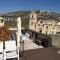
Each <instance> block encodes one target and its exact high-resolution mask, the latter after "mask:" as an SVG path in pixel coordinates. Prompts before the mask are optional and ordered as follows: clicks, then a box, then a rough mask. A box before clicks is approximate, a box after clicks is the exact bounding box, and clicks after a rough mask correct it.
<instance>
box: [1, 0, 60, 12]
mask: <svg viewBox="0 0 60 60" xmlns="http://www.w3.org/2000/svg"><path fill="white" fill-rule="evenodd" d="M19 10H48V11H51V12H58V13H60V0H0V13H7V12H14V11H19Z"/></svg>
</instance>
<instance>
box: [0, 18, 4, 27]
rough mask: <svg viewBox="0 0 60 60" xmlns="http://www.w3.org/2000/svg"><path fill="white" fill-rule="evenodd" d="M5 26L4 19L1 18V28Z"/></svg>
mask: <svg viewBox="0 0 60 60" xmlns="http://www.w3.org/2000/svg"><path fill="white" fill-rule="evenodd" d="M2 26H4V20H3V18H2V17H0V27H2Z"/></svg>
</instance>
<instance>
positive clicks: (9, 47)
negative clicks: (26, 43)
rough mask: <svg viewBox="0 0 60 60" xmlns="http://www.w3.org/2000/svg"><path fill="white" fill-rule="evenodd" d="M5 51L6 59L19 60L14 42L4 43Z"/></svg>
mask: <svg viewBox="0 0 60 60" xmlns="http://www.w3.org/2000/svg"><path fill="white" fill-rule="evenodd" d="M5 49H6V59H10V58H18V60H19V53H18V50H17V46H16V41H15V40H10V41H6V42H5Z"/></svg>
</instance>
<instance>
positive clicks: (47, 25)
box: [29, 12, 60, 35]
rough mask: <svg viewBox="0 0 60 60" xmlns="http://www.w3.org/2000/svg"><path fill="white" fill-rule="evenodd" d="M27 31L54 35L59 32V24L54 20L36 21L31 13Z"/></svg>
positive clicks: (34, 15)
mask: <svg viewBox="0 0 60 60" xmlns="http://www.w3.org/2000/svg"><path fill="white" fill-rule="evenodd" d="M29 29H31V30H33V31H36V32H39V33H42V34H48V35H49V34H53V35H56V33H57V32H60V22H57V21H55V20H38V19H37V14H36V13H35V12H32V13H31V14H30V21H29Z"/></svg>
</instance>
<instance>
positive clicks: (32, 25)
mask: <svg viewBox="0 0 60 60" xmlns="http://www.w3.org/2000/svg"><path fill="white" fill-rule="evenodd" d="M36 22H37V14H36V13H35V11H32V12H31V14H30V21H29V29H31V30H35V29H36Z"/></svg>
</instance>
